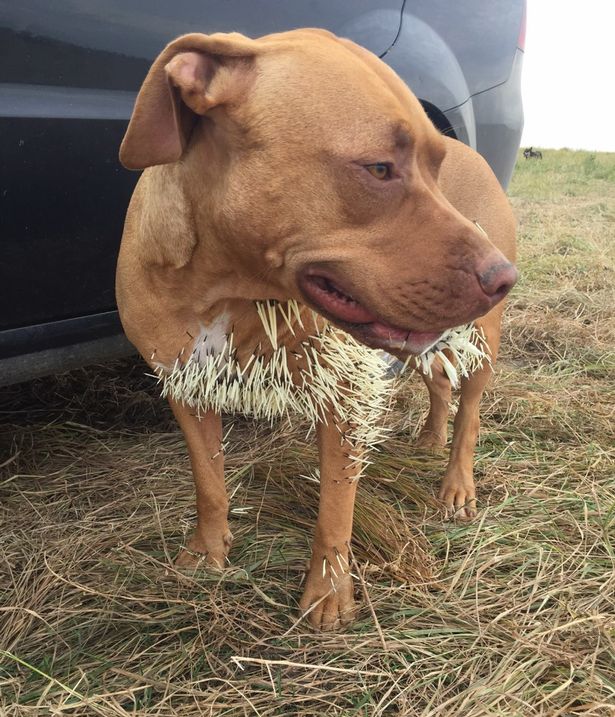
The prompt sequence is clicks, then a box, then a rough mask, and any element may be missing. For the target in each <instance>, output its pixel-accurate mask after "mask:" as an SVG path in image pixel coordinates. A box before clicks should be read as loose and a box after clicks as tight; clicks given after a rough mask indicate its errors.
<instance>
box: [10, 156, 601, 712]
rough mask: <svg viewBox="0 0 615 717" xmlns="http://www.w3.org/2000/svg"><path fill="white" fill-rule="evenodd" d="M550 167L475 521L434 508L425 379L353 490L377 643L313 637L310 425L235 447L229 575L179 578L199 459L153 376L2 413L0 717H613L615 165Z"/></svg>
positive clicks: (116, 370) (518, 199)
mask: <svg viewBox="0 0 615 717" xmlns="http://www.w3.org/2000/svg"><path fill="white" fill-rule="evenodd" d="M544 154H545V160H544V161H543V162H536V161H534V162H529V161H527V162H526V161H524V160H523V159H521V161H520V163H519V168H518V171H517V174H516V178H515V180H514V182H513V186H512V191H511V194H512V198H513V203H514V205H515V208H516V211H517V214H518V216H519V219H520V254H521V259H520V266H521V269H522V272H523V280H522V282H521V284H520V286H519V288H518V289H517V290H516V292H515V295H514V298H513V299H512V300H511V304H510V309H509V311H508V315H507V320H506V331H505V336H506V340H505V346H504V352H503V357H502V361H501V363H500V364H499V368H498V372H497V381H496V383H495V387H494V388H493V389H492V390H491V391H490V392H489V394H488V396H487V397H486V399H485V401H484V405H485V409H484V428H483V431H482V439H481V443H480V447H479V451H478V461H477V477H478V485H479V496H480V499H481V503H482V511H481V513H480V515H479V518H478V519H477V520H476V521H475V522H474V523H473V524H470V525H456V524H453V523H446V522H444V521H443V520H442V516H441V513H440V512H439V510H438V508H437V506H436V504H435V503H434V500H433V497H432V496H433V488H434V485H435V482H436V480H437V477H438V476H439V475H440V474H441V472H442V470H443V465H444V463H443V459H441V458H435V457H430V456H422V455H418V454H416V453H415V452H414V451H413V450H412V449H411V447H410V439H409V433H412V431H414V430H415V429H416V427H417V426H418V423H419V419H420V416H421V414H422V412H423V411H424V408H425V397H424V392H423V391H422V390H421V389H420V387H419V384H418V383H416V382H415V381H412V382H411V385H410V386H409V387H408V390H407V395H406V396H405V397H404V400H403V401H402V402H400V408H399V419H400V425H401V424H406V428H405V429H404V430H401V428H400V431H399V432H398V434H397V435H396V436H395V437H394V438H393V439H392V440H391V441H390V442H389V444H388V445H387V447H386V449H385V451H384V452H383V453H382V454H381V455H380V458H379V460H378V461H377V463H376V465H375V466H374V467H373V469H372V470H371V477H370V478H366V479H364V480H363V481H362V483H361V485H360V496H359V501H358V506H357V512H356V529H355V541H354V554H355V557H356V560H357V563H358V569H359V570H360V572H361V574H362V576H363V579H364V580H365V583H366V589H367V592H368V595H369V598H370V601H371V604H372V606H373V610H374V613H375V615H376V618H377V621H378V626H379V628H380V631H379V630H378V629H377V625H376V624H375V622H374V619H373V616H372V612H371V610H370V609H369V606H367V605H364V606H363V608H362V610H361V614H360V619H359V621H358V622H357V623H356V624H355V625H354V626H353V628H352V629H351V630H349V631H348V632H347V633H346V634H341V635H326V634H313V633H312V632H311V631H310V630H309V629H307V628H306V626H305V625H304V624H303V623H301V622H299V623H297V616H298V615H297V602H298V599H299V597H300V582H301V578H302V571H303V567H304V564H305V560H306V557H307V555H308V546H309V540H310V530H311V527H312V525H313V522H314V517H315V501H316V489H317V486H316V485H315V484H314V482H312V481H310V480H309V476H310V473H311V471H312V469H313V466H314V460H315V454H314V450H313V448H312V447H306V446H305V444H304V442H303V441H302V440H301V429H300V427H295V428H294V429H290V428H289V427H287V426H281V427H279V428H278V429H277V430H276V431H275V432H274V434H271V433H270V432H269V431H268V430H267V429H266V427H263V426H260V427H259V428H254V427H253V426H250V425H248V424H239V425H238V426H237V427H236V428H235V430H234V432H233V433H232V434H231V443H232V449H231V452H230V455H229V458H228V480H229V485H230V488H231V490H232V491H235V493H234V497H233V500H232V508H233V513H232V522H233V528H234V532H235V534H236V542H235V546H234V548H233V551H232V560H233V565H234V567H233V568H231V569H229V570H227V571H226V572H224V573H213V572H212V573H209V574H199V575H196V576H193V577H190V576H186V575H182V574H179V573H177V572H175V571H174V570H173V568H172V567H171V561H172V557H173V555H174V554H175V553H176V551H177V549H178V546H179V545H180V544H181V543H182V541H183V539H184V535H185V534H186V532H187V531H188V530H189V529H190V527H191V525H192V524H193V521H194V506H193V497H192V488H191V485H190V477H189V469H188V464H187V459H186V456H185V452H184V448H183V444H182V439H181V437H180V435H178V433H177V431H176V429H175V426H174V424H173V422H172V420H171V418H170V415H169V413H168V411H167V410H166V408H165V407H164V405H163V404H162V402H160V401H158V400H157V399H156V397H155V395H154V392H153V390H152V387H151V386H150V384H149V379H147V378H145V377H143V375H142V374H143V370H142V367H141V366H139V365H135V364H134V363H131V362H125V363H123V364H120V365H116V366H112V367H106V368H100V369H94V370H88V371H77V372H73V373H71V374H68V375H66V376H61V377H58V378H56V379H46V380H39V381H35V382H32V383H30V384H27V385H22V386H19V387H12V388H9V389H4V390H3V392H2V401H3V403H2V416H3V418H4V426H3V427H2V429H0V430H1V435H0V440H1V441H2V445H3V449H4V451H3V453H2V455H3V456H4V457H3V458H2V459H0V462H1V461H2V460H5V463H4V464H3V466H2V475H1V477H0V498H1V501H2V502H1V507H0V511H1V512H0V522H1V523H2V534H1V535H2V537H1V538H0V540H1V542H0V649H1V650H2V651H3V652H2V655H1V657H0V694H1V697H0V714H2V715H3V716H6V717H13V716H15V715H24V716H35V715H36V716H38V715H41V716H42V715H65V714H66V715H74V716H76V715H87V716H89V715H103V716H104V717H107V716H111V715H139V716H141V717H142V716H145V715H147V716H148V717H149V716H153V715H156V716H161V717H162V716H167V715H168V716H169V717H170V716H171V715H177V716H179V715H186V716H187V715H190V716H191V717H192V716H193V715H216V717H217V716H223V715H231V716H235V715H237V716H242V715H263V716H265V715H267V716H273V715H297V716H299V715H302V716H304V715H340V716H341V715H344V716H347V717H350V715H359V716H361V715H365V716H367V715H370V716H371V715H404V716H406V715H408V716H412V715H456V716H458V715H462V716H463V717H466V716H473V715H520V716H523V717H527V716H531V715H567V716H568V715H612V714H613V713H614V710H613V704H614V703H615V702H614V700H615V660H614V633H613V626H614V619H613V618H614V614H615V610H614V604H613V603H614V593H615V577H614V575H615V571H614V561H615V545H614V544H613V540H614V538H613V526H614V521H615V500H614V498H615V477H614V474H615V470H614V469H615V460H614V458H615V450H614V448H613V446H614V445H615V440H614V439H615V436H614V433H615V430H614V425H615V424H614V422H613V406H615V382H614V380H613V379H614V373H615V371H614V368H615V357H614V353H613V346H614V343H615V342H614V338H615V325H614V319H613V317H614V316H615V301H614V299H613V286H614V285H615V271H614V264H615V246H614V242H613V233H614V232H613V229H614V227H615V223H614V222H615V191H614V188H615V184H614V181H615V156H614V155H610V156H609V155H598V156H597V157H596V158H594V159H593V160H592V159H590V155H588V154H586V153H572V152H545V153H544ZM415 389H418V390H415ZM408 410H409V414H408ZM408 427H409V429H410V431H408V430H407V429H408ZM255 433H257V434H258V436H257V437H255ZM300 476H304V477H300ZM305 476H307V477H305ZM383 641H384V642H383ZM242 659H243V662H242Z"/></svg>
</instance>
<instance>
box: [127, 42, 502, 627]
mask: <svg viewBox="0 0 615 717" xmlns="http://www.w3.org/2000/svg"><path fill="white" fill-rule="evenodd" d="M120 158H121V161H122V163H123V164H124V165H125V166H126V167H128V168H131V169H143V168H147V169H146V170H145V172H144V173H143V175H142V177H141V178H140V180H139V183H138V185H137V188H136V189H135V192H134V194H133V197H132V200H131V203H130V207H129V210H128V215H127V218H126V224H125V230H124V236H123V241H122V246H121V251H120V257H119V263H118V272H117V299H118V306H119V309H120V314H121V318H122V323H123V325H124V328H125V330H126V334H127V335H128V337H129V338H130V340H131V341H132V342H133V343H134V345H135V346H136V347H137V348H138V350H139V351H140V353H141V354H142V355H143V357H144V358H145V359H146V361H148V362H149V363H150V365H151V366H152V367H154V368H158V369H160V367H170V366H172V365H173V364H174V362H175V361H176V360H179V362H180V363H181V361H182V359H181V356H182V351H183V350H185V349H186V348H187V349H188V353H190V352H191V351H192V349H193V343H192V342H193V337H196V336H197V335H199V332H203V330H205V331H206V332H207V334H208V339H207V340H208V341H209V342H210V343H209V345H208V346H209V348H210V349H211V350H212V351H215V350H216V348H215V347H216V346H217V345H220V343H221V342H222V341H223V338H224V337H225V335H226V334H227V333H228V332H229V331H231V329H232V331H233V336H234V345H235V347H236V348H237V358H238V360H239V361H240V362H242V361H243V362H246V363H247V362H248V360H250V356H252V354H253V352H254V350H255V347H256V346H259V347H260V349H259V351H260V352H261V353H262V354H264V356H265V358H264V360H266V359H267V355H268V351H267V348H266V345H267V342H266V340H265V337H264V335H263V327H262V324H261V322H260V321H259V319H258V317H257V313H256V309H255V304H254V302H255V300H269V299H273V300H277V301H279V302H285V301H288V300H289V299H294V300H297V301H299V302H301V304H302V305H303V306H306V307H311V308H312V309H315V310H316V311H317V312H319V314H322V315H324V317H325V318H326V319H328V320H330V321H332V322H333V324H335V325H337V326H339V327H340V328H341V329H343V330H344V331H348V332H350V333H351V334H353V335H354V337H355V338H356V339H358V340H359V341H360V342H362V343H365V344H368V345H369V346H371V347H374V348H382V349H385V350H387V351H388V352H389V353H393V354H395V355H397V356H398V357H400V358H402V359H403V358H405V356H406V355H407V354H408V352H409V351H410V352H419V351H421V350H423V349H424V348H425V346H426V345H427V344H428V343H429V342H430V341H432V340H433V336H434V335H435V334H437V333H438V332H441V331H443V330H445V329H447V328H450V327H452V326H457V325H460V324H462V323H465V322H468V321H471V320H473V319H477V317H482V318H480V319H478V323H479V324H480V326H481V327H482V328H483V330H484V332H485V335H486V338H487V341H488V343H489V346H490V349H491V353H492V357H493V360H495V357H496V355H497V350H498V344H499V336H500V319H501V314H502V303H501V301H500V300H501V299H502V297H503V296H504V295H505V293H506V292H507V290H508V289H509V288H510V286H511V285H512V284H513V283H514V281H515V276H516V274H515V270H514V267H513V266H512V264H511V263H510V262H512V261H514V253H515V249H514V222H513V218H512V214H511V211H510V208H509V205H508V202H507V200H506V198H505V196H504V194H503V192H502V190H501V188H500V186H499V184H498V182H497V180H496V179H495V177H494V176H493V174H492V172H491V170H490V169H489V167H488V166H487V164H486V163H485V162H484V161H483V160H482V159H481V157H479V156H478V155H477V154H476V153H475V152H473V151H472V150H471V149H469V148H467V147H466V146H464V145H463V144H461V143H459V142H457V141H455V140H452V139H448V138H445V137H443V136H441V135H440V134H439V133H438V132H437V131H436V130H435V129H434V127H433V125H432V124H431V122H430V121H429V119H428V118H427V116H426V115H425V113H424V111H423V109H422V107H421V105H420V104H419V102H418V101H417V99H416V98H415V97H414V96H413V95H412V93H411V92H410V91H409V90H408V88H407V87H406V86H405V84H404V83H403V82H402V81H401V80H400V79H399V78H398V77H397V76H396V75H395V73H394V72H393V71H392V70H391V69H390V68H388V67H387V66H386V65H385V64H384V63H382V62H381V61H380V60H379V59H377V58H376V57H375V56H374V55H372V54H371V53H369V52H367V51H366V50H363V49H362V48H360V47H358V46H356V45H354V44H353V43H351V42H349V41H347V40H341V39H339V38H336V37H335V36H333V35H331V34H330V33H328V32H325V31H320V30H297V31H292V32H287V33H281V34H276V35H269V36H267V37H263V38H260V39H258V40H251V39H249V38H246V37H243V36H241V35H237V34H228V35H226V34H218V35H211V36H205V35H200V34H192V35H186V36H183V37H181V38H178V39H177V40H175V41H174V42H172V43H171V44H170V45H168V46H167V47H166V48H165V49H164V51H163V52H162V53H161V55H160V56H159V57H158V58H157V59H156V61H155V62H154V64H153V66H152V68H151V70H150V72H149V74H148V76H147V78H146V80H145V82H144V84H143V87H142V89H141V91H140V93H139V96H138V98H137V102H136V105H135V109H134V112H133V115H132V119H131V121H130V125H129V127H128V130H127V133H126V136H125V138H124V141H123V144H122V147H121V151H120ZM305 312H307V313H309V312H310V309H309V308H306V309H305ZM306 315H307V314H306ZM323 321H324V320H323ZM308 335H309V331H308V329H307V328H306V330H305V331H302V330H300V329H299V328H298V327H296V331H295V333H294V334H293V333H292V332H291V331H290V330H288V328H287V327H285V326H281V327H280V329H279V334H278V340H279V342H280V344H281V345H284V346H286V347H287V349H288V352H289V355H290V353H292V352H296V353H298V355H299V358H298V359H297V360H298V362H299V363H301V358H300V354H301V351H302V350H303V349H302V348H301V346H302V345H303V344H302V342H304V341H305V340H306V338H307V337H308ZM402 339H403V340H402ZM178 357H179V358H178ZM163 370H164V368H163ZM298 371H299V372H300V368H299V369H298ZM489 375H490V368H489V367H488V366H485V367H484V368H483V369H482V370H480V371H478V372H476V373H474V374H473V375H472V376H471V377H470V378H469V379H466V380H464V381H463V383H462V389H461V401H460V406H459V411H458V413H457V416H456V419H455V430H454V438H453V444H452V450H451V457H450V462H449V465H448V469H447V471H446V474H445V476H444V479H443V482H442V486H441V490H440V496H441V498H442V499H443V501H444V502H445V503H446V505H447V507H448V508H449V509H450V510H451V511H453V512H455V511H456V513H457V515H458V516H459V517H471V516H472V515H473V514H474V512H475V493H474V483H473V479H472V466H473V450H474V445H475V442H476V438H477V434H478V424H479V413H478V403H479V400H480V397H481V394H482V392H483V389H484V386H485V384H486V382H487V379H488V378H489ZM426 382H427V386H428V389H429V393H430V398H431V410H430V412H429V416H428V418H427V421H426V424H425V427H424V429H423V431H422V433H421V436H420V443H421V444H422V445H423V446H432V447H433V446H440V445H443V444H444V443H445V441H446V421H447V412H448V403H449V401H450V384H449V382H448V380H447V379H446V378H445V376H444V374H443V373H442V372H441V371H438V370H436V371H435V372H434V375H433V378H431V379H426ZM171 406H172V408H173V411H174V413H175V415H176V417H177V420H178V422H179V424H180V426H181V428H182V430H183V432H184V435H185V438H186V442H187V445H188V451H189V453H190V459H191V462H192V469H193V474H194V479H195V484H196V493H197V512H198V521H197V526H196V530H195V532H194V534H193V536H192V537H191V539H190V541H189V543H188V547H187V549H185V550H182V551H181V553H180V555H179V556H178V558H177V564H178V565H179V566H186V567H190V566H195V565H196V564H198V563H199V562H201V561H203V562H205V563H207V564H209V565H214V566H220V567H221V566H223V565H224V563H225V561H226V559H227V555H228V552H229V549H230V546H231V539H232V536H231V533H230V531H229V526H228V522H227V513H228V500H227V496H226V491H225V487H224V475H223V460H224V457H223V454H222V452H221V450H220V444H221V439H222V427H221V417H220V416H219V415H217V414H215V413H214V412H212V411H208V412H206V413H205V414H204V415H202V416H196V415H194V411H193V410H191V409H190V407H188V406H185V405H182V404H181V403H179V402H175V401H171ZM323 419H329V420H322V421H321V422H320V423H319V425H318V431H317V434H318V435H317V439H318V445H319V451H320V505H319V514H318V520H317V525H316V533H315V538H314V544H313V551H312V559H311V567H310V569H309V572H308V576H307V580H306V585H305V592H304V596H303V598H302V601H301V607H302V609H304V610H306V611H307V610H309V619H310V621H311V622H312V624H314V625H315V626H317V627H321V628H335V627H337V626H339V625H340V624H345V623H347V622H349V621H350V620H351V619H352V616H353V611H354V602H353V586H352V580H351V577H350V575H349V570H348V545H349V542H350V538H351V529H352V513H353V505H354V496H355V491H356V481H355V480H352V479H353V477H354V476H355V475H356V472H357V470H358V468H357V465H358V463H356V462H352V461H351V462H349V456H352V455H354V453H355V452H356V451H357V450H358V449H357V448H356V447H352V446H351V445H349V444H348V443H347V442H345V441H344V440H343V439H342V440H340V426H339V425H337V426H336V425H335V424H336V417H335V416H323ZM342 428H343V427H342Z"/></svg>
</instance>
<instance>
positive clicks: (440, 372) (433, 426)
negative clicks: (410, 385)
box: [416, 359, 451, 451]
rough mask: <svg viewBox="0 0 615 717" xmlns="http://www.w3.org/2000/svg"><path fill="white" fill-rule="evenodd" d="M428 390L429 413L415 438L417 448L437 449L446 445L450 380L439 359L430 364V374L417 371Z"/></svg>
mask: <svg viewBox="0 0 615 717" xmlns="http://www.w3.org/2000/svg"><path fill="white" fill-rule="evenodd" d="M419 373H420V374H421V378H422V379H423V381H424V382H425V385H426V386H427V390H428V391H429V413H428V414H427V418H426V419H425V424H424V425H423V428H422V429H421V432H420V433H419V436H418V438H417V440H416V445H417V446H418V447H419V448H424V449H427V450H431V451H438V450H440V449H442V448H444V446H445V445H446V439H447V432H448V430H447V429H448V411H449V405H450V402H451V382H450V381H449V380H448V377H447V376H446V374H445V373H444V369H443V368H442V364H441V363H440V361H439V359H435V360H434V362H433V364H432V369H431V376H427V375H426V374H424V373H423V372H422V371H419Z"/></svg>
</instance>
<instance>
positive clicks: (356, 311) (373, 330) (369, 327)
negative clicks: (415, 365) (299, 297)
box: [299, 272, 443, 354]
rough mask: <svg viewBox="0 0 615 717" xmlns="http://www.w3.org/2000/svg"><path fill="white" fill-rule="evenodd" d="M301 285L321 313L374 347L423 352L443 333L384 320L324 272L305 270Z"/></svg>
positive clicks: (406, 351)
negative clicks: (401, 325)
mask: <svg viewBox="0 0 615 717" xmlns="http://www.w3.org/2000/svg"><path fill="white" fill-rule="evenodd" d="M299 286H300V288H301V291H302V292H303V294H304V296H305V297H306V299H307V300H308V302H309V303H310V304H312V306H313V307H314V308H315V309H316V310H317V311H318V313H319V314H322V315H323V316H324V317H325V318H327V319H330V320H331V321H333V322H334V323H335V324H337V325H338V326H339V327H340V328H342V329H343V330H344V331H346V332H348V333H349V334H351V335H352V336H354V337H355V338H356V339H357V340H358V341H361V343H364V344H366V345H367V346H370V347H371V348H380V349H384V350H386V351H395V352H402V353H406V354H422V353H424V352H425V351H427V350H428V349H429V348H431V347H432V346H433V345H434V344H436V343H437V341H438V339H439V338H440V336H442V333H443V332H442V331H437V332H436V331H413V330H411V329H407V328H402V327H400V326H394V325H393V324H389V323H387V322H385V321H382V320H381V319H379V318H378V317H377V316H376V315H375V314H374V313H373V312H371V311H370V310H369V309H367V308H366V307H365V306H363V304H361V303H360V302H359V301H358V300H357V299H355V298H354V297H353V296H351V294H349V293H347V292H346V291H344V290H343V289H342V288H341V287H340V286H339V284H338V283H337V282H336V281H334V280H333V279H331V278H330V277H328V276H324V275H323V274H321V273H314V274H312V273H310V272H307V273H303V274H302V275H300V278H299Z"/></svg>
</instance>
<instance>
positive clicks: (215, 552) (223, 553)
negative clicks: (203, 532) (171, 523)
mask: <svg viewBox="0 0 615 717" xmlns="http://www.w3.org/2000/svg"><path fill="white" fill-rule="evenodd" d="M232 542H233V535H232V533H231V532H230V531H225V532H224V533H222V534H220V535H217V536H207V537H205V538H204V537H199V536H197V535H196V534H195V535H193V536H192V537H191V538H190V540H189V541H188V543H187V544H186V545H184V546H182V548H181V550H180V551H179V553H178V555H177V557H176V558H175V567H176V568H180V569H183V570H197V569H198V568H204V567H207V568H217V569H218V570H222V569H223V568H224V567H225V566H226V564H227V562H228V559H227V555H228V553H229V550H230V548H231V544H232Z"/></svg>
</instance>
